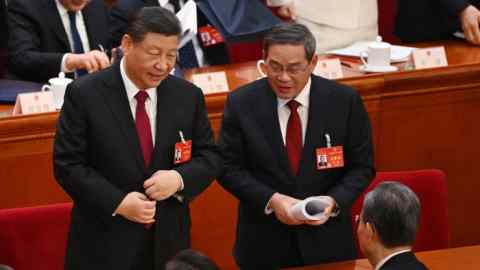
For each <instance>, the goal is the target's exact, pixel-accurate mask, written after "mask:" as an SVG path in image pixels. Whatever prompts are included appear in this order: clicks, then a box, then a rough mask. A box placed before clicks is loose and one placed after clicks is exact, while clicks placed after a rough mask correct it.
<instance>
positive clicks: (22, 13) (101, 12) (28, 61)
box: [8, 0, 110, 82]
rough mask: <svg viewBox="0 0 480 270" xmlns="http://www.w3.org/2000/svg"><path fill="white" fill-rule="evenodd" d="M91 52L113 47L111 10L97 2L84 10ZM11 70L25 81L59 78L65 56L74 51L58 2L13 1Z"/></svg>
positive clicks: (9, 67)
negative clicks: (56, 3) (110, 24)
mask: <svg viewBox="0 0 480 270" xmlns="http://www.w3.org/2000/svg"><path fill="white" fill-rule="evenodd" d="M82 14H83V18H84V20H85V26H86V29H87V34H88V40H89V43H90V49H92V50H93V49H98V45H99V44H102V45H103V46H104V47H105V48H106V49H108V48H109V47H110V42H109V37H110V34H109V30H108V10H107V8H106V7H105V5H104V4H103V1H101V0H93V1H91V3H89V4H88V5H87V6H86V7H85V8H84V9H83V10H82ZM8 20H9V27H10V39H9V42H8V52H9V56H8V69H9V72H10V73H12V75H13V76H14V77H15V78H17V79H21V80H27V81H37V82H46V81H47V80H48V79H49V78H52V77H57V75H58V73H59V72H60V65H61V62H62V57H63V55H64V54H65V53H67V52H71V49H70V44H69V42H68V38H67V34H66V32H65V28H64V27H63V23H62V20H61V18H60V14H59V13H58V10H57V7H56V5H55V0H9V1H8Z"/></svg>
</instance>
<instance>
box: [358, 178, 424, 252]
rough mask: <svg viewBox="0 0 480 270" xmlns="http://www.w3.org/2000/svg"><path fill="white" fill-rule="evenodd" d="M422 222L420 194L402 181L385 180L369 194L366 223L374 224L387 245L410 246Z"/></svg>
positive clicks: (363, 214) (366, 200) (365, 205)
mask: <svg viewBox="0 0 480 270" xmlns="http://www.w3.org/2000/svg"><path fill="white" fill-rule="evenodd" d="M419 221H420V202H419V200H418V198H417V195H415V193H414V192H413V191H412V190H411V189H410V188H408V187H407V186H405V185H403V184H401V183H398V182H383V183H381V184H380V185H378V186H377V187H376V188H375V189H374V190H373V191H371V192H369V193H368V194H367V195H366V196H365V200H364V201H363V210H362V222H364V223H370V224H371V225H373V227H374V230H375V231H376V233H377V235H378V236H379V238H380V241H381V242H382V244H383V245H384V246H385V247H387V248H393V247H398V246H409V245H412V244H413V242H414V241H415V236H416V234H417V229H418V224H419Z"/></svg>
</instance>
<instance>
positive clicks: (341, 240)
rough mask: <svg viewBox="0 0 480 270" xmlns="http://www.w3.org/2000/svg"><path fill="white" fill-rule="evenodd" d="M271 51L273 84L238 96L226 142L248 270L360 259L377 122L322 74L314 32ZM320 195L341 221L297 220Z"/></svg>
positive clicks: (227, 177)
mask: <svg viewBox="0 0 480 270" xmlns="http://www.w3.org/2000/svg"><path fill="white" fill-rule="evenodd" d="M263 49H264V59H263V63H262V64H261V65H260V68H261V69H262V72H263V73H265V74H266V78H264V79H260V80H257V81H255V82H253V83H251V84H248V85H246V86H243V87H241V88H240V89H237V90H236V91H234V92H232V93H230V94H229V96H228V99H227V102H226V105H225V111H224V115H223V122H222V129H221V132H220V138H219V146H220V148H221V151H222V155H223V158H224V162H225V173H224V175H223V176H222V177H221V178H220V180H219V182H220V184H221V185H222V186H223V187H225V189H227V190H228V191H229V192H231V193H232V194H233V195H235V196H236V197H237V198H238V199H239V200H240V204H239V209H238V227H237V239H236V243H235V247H234V256H235V259H236V261H237V263H238V264H239V266H240V268H241V269H242V270H245V269H279V268H287V267H295V266H302V265H311V264H318V263H324V262H331V261H338V260H345V259H352V258H354V257H355V247H354V241H353V235H352V231H353V230H352V224H351V218H350V208H351V205H352V203H353V202H354V200H355V199H356V198H357V196H358V195H359V194H360V193H361V192H362V191H363V190H364V189H365V188H366V187H367V185H368V184H369V182H370V181H371V179H372V178H373V177H374V175H375V169H374V167H373V149H372V135H371V128H370V122H369V119H368V114H367V113H366V111H365V108H364V106H363V103H362V100H361V98H360V96H359V95H358V94H357V93H356V92H355V91H354V90H353V89H351V88H350V87H347V86H343V85H339V84H337V83H335V82H334V81H329V80H326V79H323V78H320V77H318V76H315V75H312V72H313V70H314V68H315V66H316V64H317V56H316V55H315V38H314V37H313V35H312V33H311V32H310V31H309V30H308V29H307V28H306V27H305V26H304V25H301V24H282V25H279V26H277V27H275V28H273V29H272V30H271V31H270V32H269V33H268V34H267V35H266V36H265V38H264V47H263ZM320 156H326V157H327V159H326V160H327V164H322V165H319V162H318V160H319V157H320ZM311 196H325V197H324V198H326V199H327V200H328V201H329V202H330V203H329V206H328V207H327V208H326V209H325V212H324V214H325V215H326V216H330V215H331V214H333V213H334V212H335V215H336V217H333V215H332V216H331V217H330V218H329V219H328V221H327V222H323V221H314V220H303V219H298V218H296V217H294V216H293V215H292V213H291V211H290V209H291V207H292V206H293V205H294V204H296V203H297V202H299V200H302V199H305V198H307V197H311Z"/></svg>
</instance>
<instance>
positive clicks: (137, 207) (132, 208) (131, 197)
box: [115, 192, 156, 224]
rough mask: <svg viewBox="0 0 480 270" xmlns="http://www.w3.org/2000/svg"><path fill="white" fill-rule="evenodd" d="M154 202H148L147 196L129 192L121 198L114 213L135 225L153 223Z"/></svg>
mask: <svg viewBox="0 0 480 270" xmlns="http://www.w3.org/2000/svg"><path fill="white" fill-rule="evenodd" d="M155 207H156V202H155V201H150V200H148V198H147V196H145V195H144V194H142V193H140V192H130V193H128V194H127V196H125V198H123V200H122V202H121V203H120V205H119V206H118V207H117V209H116V210H115V213H116V214H118V215H121V216H122V217H124V218H126V219H128V220H130V221H133V222H137V223H143V224H147V223H153V222H155V219H154V217H155Z"/></svg>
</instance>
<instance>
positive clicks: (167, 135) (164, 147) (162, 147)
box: [151, 77, 181, 168]
mask: <svg viewBox="0 0 480 270" xmlns="http://www.w3.org/2000/svg"><path fill="white" fill-rule="evenodd" d="M168 78H169V77H167V79H165V80H164V81H162V83H160V85H159V86H158V87H157V117H156V118H157V119H156V122H157V124H156V125H157V126H156V131H155V133H156V134H155V147H154V150H153V154H152V162H151V164H152V165H153V164H158V165H159V166H160V167H162V168H167V167H169V165H171V164H172V163H173V151H174V150H173V149H174V148H173V144H174V143H175V142H177V141H180V137H179V135H178V132H179V130H176V129H175V115H181V113H180V112H175V111H176V110H177V106H176V104H175V102H172V100H176V98H175V97H174V96H172V95H173V94H174V91H172V89H171V88H170V87H169V85H170V84H169V79H168ZM175 136H177V137H178V139H175ZM165 153H168V154H167V155H166V154H165Z"/></svg>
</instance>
